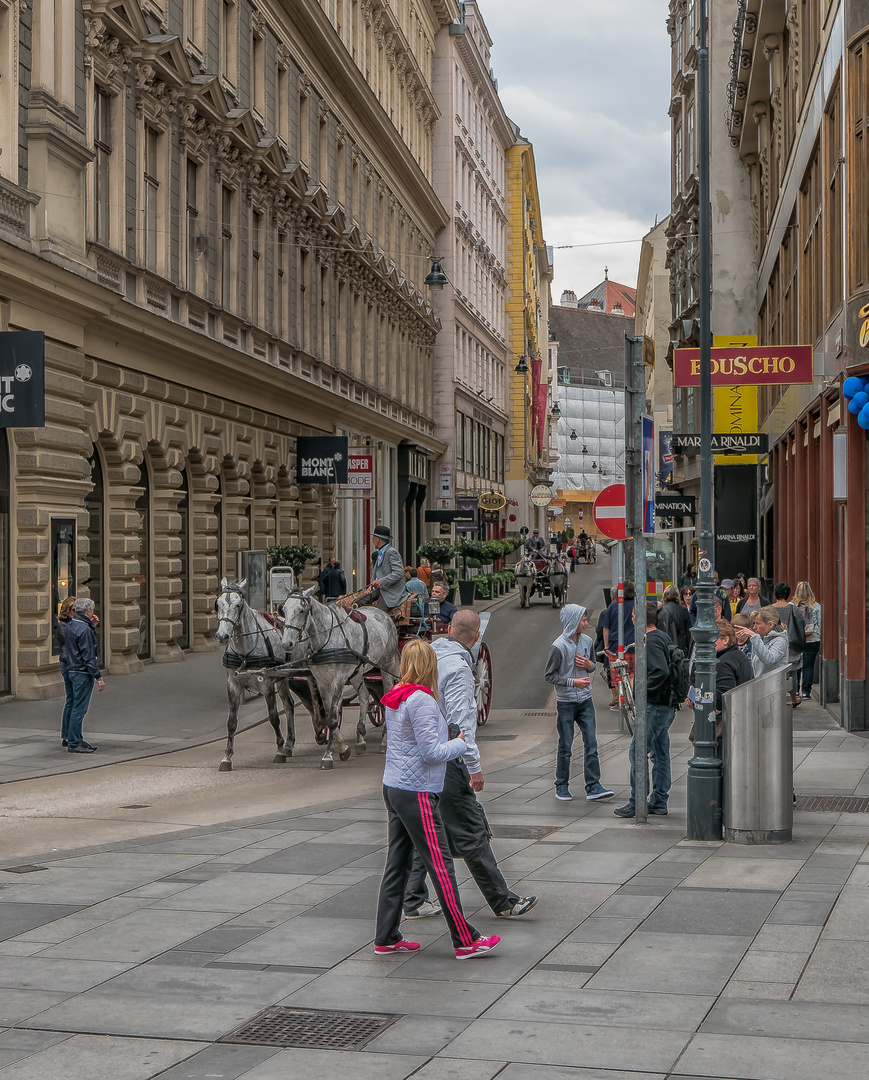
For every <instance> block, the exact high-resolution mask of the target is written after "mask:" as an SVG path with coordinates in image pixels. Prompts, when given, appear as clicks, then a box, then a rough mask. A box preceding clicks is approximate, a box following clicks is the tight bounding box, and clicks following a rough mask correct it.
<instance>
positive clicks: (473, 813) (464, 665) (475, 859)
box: [404, 608, 537, 919]
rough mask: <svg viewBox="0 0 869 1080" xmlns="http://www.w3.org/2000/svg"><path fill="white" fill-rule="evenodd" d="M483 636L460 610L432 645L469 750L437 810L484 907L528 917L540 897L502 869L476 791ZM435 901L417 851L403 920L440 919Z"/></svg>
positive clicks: (445, 702)
mask: <svg viewBox="0 0 869 1080" xmlns="http://www.w3.org/2000/svg"><path fill="white" fill-rule="evenodd" d="M479 636H480V616H479V615H478V614H477V613H476V612H475V611H471V610H469V609H466V608H460V609H459V610H458V611H457V612H456V613H455V615H454V616H453V618H452V621H451V622H450V629H449V636H448V637H439V638H435V640H434V641H433V642H432V646H433V648H434V651H435V652H436V653H437V657H438V696H439V697H440V706H441V710H442V712H443V714H444V716H445V717H446V720H447V723H448V724H450V725H451V731H452V733H453V734H454V735H456V734H458V733H457V732H456V730H455V728H453V727H452V725H456V727H458V728H460V729H461V731H462V734H463V736H464V739H465V752H464V754H463V755H462V756H461V757H460V758H459V759H458V760H456V761H451V762H449V764H448V765H447V770H446V774H445V776H444V788H443V791H442V792H441V796H440V804H439V809H440V813H441V818H442V819H443V823H444V828H445V829H446V833H447V840H448V841H449V845H450V852H451V854H452V855H453V857H454V858H456V859H464V861H465V865H466V866H467V868H468V870H470V872H471V875H472V877H473V879H474V881H475V882H476V883H477V887H478V888H479V890H480V892H481V893H482V894H483V896H484V897H485V900H486V903H487V904H488V905H489V907H490V908H491V909H492V911H493V912H494V913H495V914H496V915H497V916H498V917H499V918H507V917H509V916H515V915H525V914H526V912H529V911H530V910H531V909H532V908H533V907H534V906H535V904H536V903H537V897H536V896H518V895H517V894H516V893H515V892H513V890H512V889H511V888H510V886H509V885H508V884H507V882H506V881H505V880H504V875H503V874H502V873H501V871H500V870H499V869H498V860H497V859H496V858H495V854H494V852H493V851H492V845H491V842H490V841H491V829H490V828H489V822H488V820H487V818H486V814H485V812H484V810H483V807H482V806H481V805H480V804H479V803H478V802H477V796H476V794H475V792H477V791H482V790H483V784H484V780H483V767H482V765H481V764H480V751H479V750H478V749H477V742H476V732H477V701H476V697H475V694H474V659H473V656H472V654H471V649H472V648H473V647H474V645H475V644H476V643H477V639H478V638H479ZM440 914H441V909H440V907H439V906H438V905H437V904H435V903H433V902H431V901H430V900H429V897H428V889H427V887H426V883H425V867H424V866H423V863H422V859H421V858H420V857H419V855H418V854H417V853H416V852H414V859H413V866H412V869H411V872H410V877H409V878H408V881H407V888H406V889H405V893H404V917H405V918H406V919H417V918H421V917H423V916H426V915H440Z"/></svg>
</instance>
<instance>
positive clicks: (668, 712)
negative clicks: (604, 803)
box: [613, 601, 676, 818]
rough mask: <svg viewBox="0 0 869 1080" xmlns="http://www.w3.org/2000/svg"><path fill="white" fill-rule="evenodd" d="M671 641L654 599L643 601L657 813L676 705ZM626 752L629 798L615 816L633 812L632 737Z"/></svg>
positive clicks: (652, 805) (662, 810)
mask: <svg viewBox="0 0 869 1080" xmlns="http://www.w3.org/2000/svg"><path fill="white" fill-rule="evenodd" d="M635 610H636V609H635ZM672 644H673V642H672V641H671V640H670V639H669V638H668V637H667V635H666V634H665V633H664V632H663V630H659V629H658V605H657V603H656V602H655V601H652V602H651V603H648V604H646V702H647V705H646V738H647V740H648V741H647V745H648V749H649V757H650V758H651V759H652V787H651V790H650V792H649V803H648V811H649V813H650V814H656V815H658V816H660V817H666V816H667V800H668V799H669V798H670V725H671V724H672V723H673V718H674V717H675V715H676V709H675V708H674V706H673V705H672V703H671V697H672V684H671V680H670V648H671V646H672ZM629 753H630V760H631V799H630V802H628V803H625V805H624V806H617V807H616V809H615V810H613V813H614V814H615V815H616V817H623V818H630V817H634V816H635V815H636V812H637V810H636V790H637V788H636V777H635V776H634V739H631V748H630V751H629Z"/></svg>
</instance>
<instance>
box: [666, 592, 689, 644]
mask: <svg viewBox="0 0 869 1080" xmlns="http://www.w3.org/2000/svg"><path fill="white" fill-rule="evenodd" d="M658 629H659V630H663V631H664V633H665V634H666V635H667V637H668V638H669V639H670V641H672V643H673V644H674V645H675V646H677V647H678V648H680V649H681V650H682V652H683V653H684V654H685V655H686V656H690V655H691V616H690V615H689V614H688V609H687V608H686V607H685V606H684V605H683V604H682V602H681V600H680V598H679V590H678V589H677V588H676V586H675V585H671V586H670V587H669V588H668V589H667V590H666V591H665V593H664V606H663V607H662V608H661V610H660V612H659V613H658Z"/></svg>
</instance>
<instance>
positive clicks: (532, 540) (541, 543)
mask: <svg viewBox="0 0 869 1080" xmlns="http://www.w3.org/2000/svg"><path fill="white" fill-rule="evenodd" d="M525 547H526V549H527V550H528V552H529V553H530V554H531V555H532V556H534V555H536V554H537V553H538V552H541V551H542V552H544V553H545V552H546V541H545V540H544V539H543V537H542V536H541V535H540V530H539V529H535V530H534V532H532V533H531V535H530V536H529V537H528V539H527V540H526V541H525Z"/></svg>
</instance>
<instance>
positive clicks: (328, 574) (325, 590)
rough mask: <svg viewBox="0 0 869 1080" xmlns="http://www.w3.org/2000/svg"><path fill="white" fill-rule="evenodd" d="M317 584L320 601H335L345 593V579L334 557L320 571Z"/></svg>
mask: <svg viewBox="0 0 869 1080" xmlns="http://www.w3.org/2000/svg"><path fill="white" fill-rule="evenodd" d="M317 582H318V585H319V595H320V598H321V599H322V600H337V599H338V597H339V596H343V595H344V594H345V593H346V592H347V578H346V577H345V575H344V571H343V570H342V569H341V564H340V563H339V562H338V560H337V559H336V558H335V556H334V555H333V556H332V558H331V559H330V560H329V562H328V563H327V564H326V566H325V567H324V568H323V569H322V570H321V571H320V574H319V577H318V579H317Z"/></svg>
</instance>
